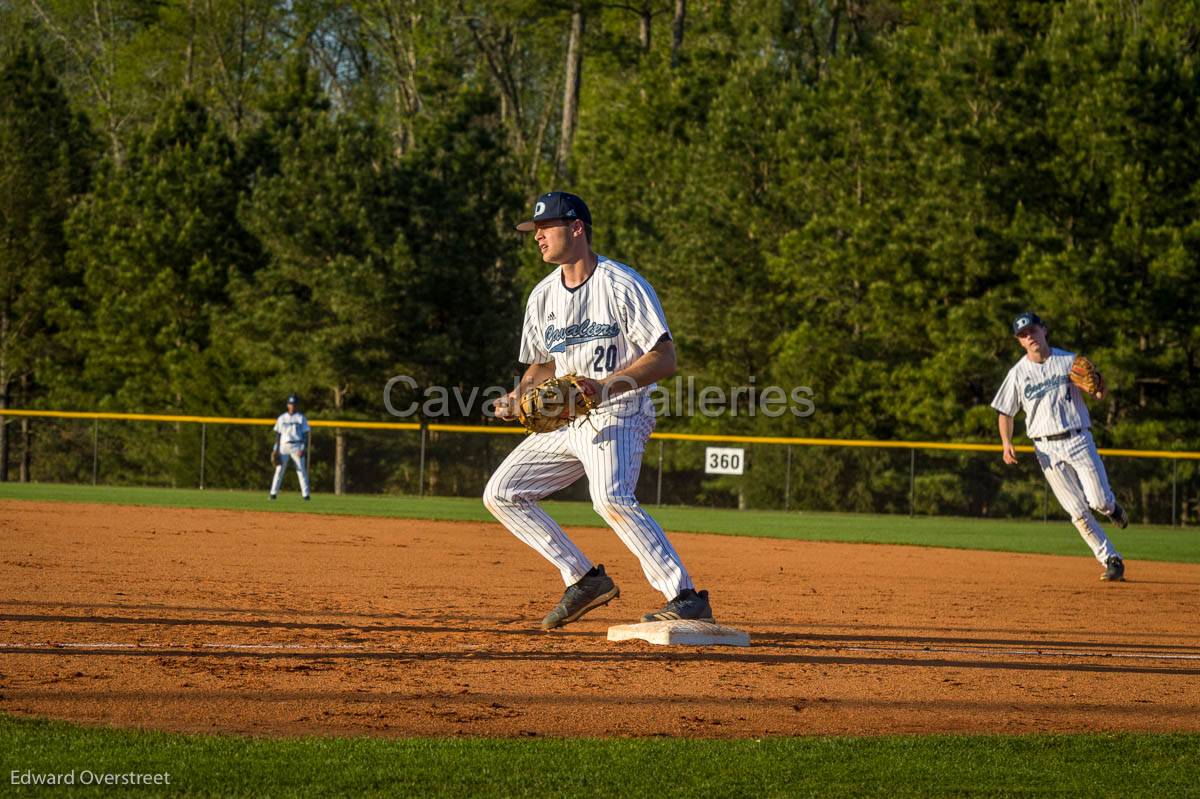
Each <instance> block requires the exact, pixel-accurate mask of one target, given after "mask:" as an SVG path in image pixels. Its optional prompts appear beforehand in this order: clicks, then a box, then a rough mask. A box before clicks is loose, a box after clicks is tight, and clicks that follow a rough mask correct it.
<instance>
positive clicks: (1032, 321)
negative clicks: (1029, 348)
mask: <svg viewBox="0 0 1200 799" xmlns="http://www.w3.org/2000/svg"><path fill="white" fill-rule="evenodd" d="M1030 325H1041V326H1042V327H1045V326H1046V323H1045V322H1043V321H1042V318H1041V317H1040V316H1038V315H1037V314H1035V313H1034V312H1033V311H1023V312H1022V313H1020V314H1017V318H1016V319H1014V320H1013V324H1012V330H1013V335H1014V336H1015V335H1017V334H1018V333H1020V332H1021V331H1022V330H1024V329H1025V328H1027V327H1029V326H1030Z"/></svg>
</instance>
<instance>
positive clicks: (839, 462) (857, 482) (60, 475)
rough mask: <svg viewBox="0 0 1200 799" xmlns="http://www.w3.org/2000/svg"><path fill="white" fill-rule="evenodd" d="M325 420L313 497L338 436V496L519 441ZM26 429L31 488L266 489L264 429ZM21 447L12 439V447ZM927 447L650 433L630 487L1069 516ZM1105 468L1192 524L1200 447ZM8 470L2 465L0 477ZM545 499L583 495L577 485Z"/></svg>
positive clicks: (326, 477)
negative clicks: (734, 454) (727, 466)
mask: <svg viewBox="0 0 1200 799" xmlns="http://www.w3.org/2000/svg"><path fill="white" fill-rule="evenodd" d="M10 418H11V417H10ZM327 424H329V423H320V426H314V428H313V431H312V446H311V449H310V454H309V476H310V479H311V481H312V487H313V491H314V492H317V493H333V492H334V489H335V463H336V456H337V448H338V446H339V444H338V440H339V437H340V440H341V443H340V446H341V447H342V458H343V461H344V463H345V479H346V484H345V490H346V491H347V492H349V493H356V494H408V495H427V496H457V497H478V496H480V495H481V494H482V493H483V488H484V485H485V484H486V483H487V480H488V478H489V477H490V475H491V473H492V471H493V470H494V469H495V468H496V467H497V466H498V465H499V464H500V462H501V461H502V460H503V459H504V457H505V456H506V455H507V454H508V453H509V451H511V449H512V448H513V447H515V446H516V444H517V443H518V442H519V440H520V436H518V435H512V434H506V433H503V432H501V428H487V427H482V428H458V429H452V430H446V429H444V426H434V427H432V428H425V429H420V428H416V426H415V425H414V426H409V427H408V428H407V429H384V428H385V427H387V428H393V427H398V426H379V427H378V428H375V429H361V428H354V427H343V428H333V427H330V426H326V425H327ZM439 427H442V429H439ZM29 430H30V435H29V436H28V439H27V440H28V445H27V446H28V449H29V458H28V463H29V469H28V474H27V475H26V477H27V479H29V480H31V481H34V482H52V483H83V484H97V485H138V486H163V487H176V488H207V489H238V490H256V489H258V490H262V491H263V492H264V493H265V492H266V491H267V489H268V486H269V484H270V480H271V476H272V472H273V467H272V466H271V463H270V458H269V456H270V450H271V445H272V443H273V441H274V436H273V433H272V432H271V430H270V427H269V425H265V424H262V423H260V422H254V423H252V424H251V423H230V422H229V421H228V420H225V421H222V422H215V423H214V422H210V421H202V422H197V421H161V420H141V419H136V420H135V419H93V418H60V417H48V416H47V417H39V418H34V419H32V420H31V424H30V425H29ZM466 430H470V431H471V432H465V431H466ZM14 438H15V437H14ZM24 441H25V440H24V438H23V439H22V440H20V441H13V444H15V445H17V446H19V447H24V446H26V445H25V443H24ZM712 446H722V447H730V446H732V447H737V448H738V449H740V450H742V453H743V460H744V464H743V473H742V474H740V475H721V474H710V473H707V472H706V470H705V461H706V459H705V453H706V450H707V449H708V448H709V447H712ZM935 446H937V445H925V446H922V445H919V444H914V445H913V446H911V447H907V446H903V445H901V446H897V445H895V444H894V443H892V442H887V443H885V442H880V445H879V446H878V447H872V446H869V445H866V446H864V445H862V442H859V445H856V446H846V445H839V444H836V443H831V444H827V445H813V444H804V445H799V444H786V443H753V442H738V443H728V442H716V443H714V442H712V441H706V440H701V441H695V440H676V439H675V438H674V437H673V436H672V435H671V434H665V435H663V434H656V436H655V437H654V438H652V439H651V440H650V441H649V442H648V443H647V445H646V450H645V453H644V455H643V459H642V469H641V473H640V475H639V480H638V488H637V492H638V497H639V499H641V501H642V502H643V503H646V504H648V505H656V504H669V505H690V506H700V507H713V508H743V509H747V508H752V509H757V510H781V511H835V512H845V513H892V514H916V515H948V516H968V517H970V516H975V517H990V518H1029V519H1047V520H1049V519H1066V518H1067V517H1066V514H1065V513H1064V512H1063V511H1062V509H1061V508H1060V507H1059V505H1058V503H1057V502H1056V501H1055V499H1054V497H1053V495H1052V494H1051V493H1050V491H1049V486H1048V484H1047V483H1046V481H1045V479H1043V478H1042V476H1041V473H1040V471H1039V470H1038V468H1037V461H1036V459H1035V458H1034V456H1033V454H1032V453H1031V452H1021V453H1020V461H1021V462H1020V464H1019V465H1018V466H1015V467H1012V466H1005V465H1004V464H1003V463H1002V462H1001V460H1000V454H999V452H998V451H995V450H985V451H963V450H943V449H934V448H930V447H935ZM22 454H23V453H22ZM15 457H18V455H14V454H12V453H10V458H13V459H15ZM1104 462H1105V465H1106V467H1107V470H1108V475H1109V482H1110V483H1111V484H1112V487H1113V490H1114V491H1115V492H1116V494H1117V498H1118V500H1119V501H1120V502H1121V504H1122V505H1124V506H1125V508H1126V509H1127V510H1128V512H1129V513H1130V517H1131V518H1132V519H1133V520H1135V521H1137V522H1141V523H1146V524H1170V525H1178V526H1195V525H1198V524H1200V455H1197V454H1196V453H1178V454H1175V453H1147V454H1145V455H1137V456H1131V455H1126V454H1108V455H1105V456H1104ZM15 476H16V475H15V474H13V473H11V472H10V479H13V478H14V477H15ZM296 488H297V482H296V478H295V477H294V476H291V475H289V476H288V478H287V480H286V481H285V483H284V490H285V491H289V490H295V489H296ZM555 498H557V499H570V500H582V501H586V500H588V487H587V481H586V480H581V481H579V482H578V483H576V484H575V485H573V486H571V487H569V488H567V489H565V490H563V491H561V492H559V493H558V494H557V495H555Z"/></svg>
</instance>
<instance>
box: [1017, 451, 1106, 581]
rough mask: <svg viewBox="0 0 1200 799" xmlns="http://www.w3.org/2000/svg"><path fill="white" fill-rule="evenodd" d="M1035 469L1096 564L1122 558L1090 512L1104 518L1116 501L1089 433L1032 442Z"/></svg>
mask: <svg viewBox="0 0 1200 799" xmlns="http://www.w3.org/2000/svg"><path fill="white" fill-rule="evenodd" d="M1033 445H1034V449H1035V450H1037V459H1038V465H1039V466H1041V467H1042V474H1044V475H1045V476H1046V480H1047V481H1048V482H1049V483H1050V488H1051V489H1052V490H1053V491H1054V496H1055V498H1056V499H1057V500H1058V504H1060V505H1062V507H1063V510H1065V511H1066V512H1067V513H1069V514H1071V521H1072V522H1073V523H1074V524H1075V526H1076V528H1078V529H1079V535H1080V536H1081V537H1082V538H1083V540H1084V541H1085V542H1086V543H1087V545H1088V546H1089V547H1090V548H1091V550H1092V554H1093V555H1095V556H1096V560H1098V561H1100V563H1101V565H1103V564H1104V563H1105V562H1106V561H1107V560H1108V558H1109V557H1110V556H1112V555H1116V556H1117V557H1120V556H1121V553H1120V552H1117V548H1116V547H1115V546H1113V544H1112V542H1111V541H1110V540H1109V539H1108V536H1107V535H1106V534H1105V532H1104V528H1103V527H1101V526H1100V523H1099V522H1097V521H1096V517H1095V516H1093V515H1092V509H1093V508H1094V509H1095V510H1098V511H1100V512H1101V513H1103V514H1105V515H1106V516H1107V515H1109V514H1111V513H1112V512H1113V510H1114V509H1115V508H1116V505H1117V500H1116V497H1114V496H1113V492H1112V489H1111V488H1110V487H1109V485H1108V473H1107V472H1105V470H1104V462H1103V461H1101V460H1100V453H1098V452H1096V442H1095V440H1094V439H1093V438H1092V431H1091V430H1084V431H1083V432H1082V433H1079V434H1078V435H1073V436H1070V437H1069V438H1063V439H1059V440H1058V441H1035V442H1033Z"/></svg>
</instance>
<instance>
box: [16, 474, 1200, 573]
mask: <svg viewBox="0 0 1200 799" xmlns="http://www.w3.org/2000/svg"><path fill="white" fill-rule="evenodd" d="M5 499H29V500H38V501H45V502H102V503H111V504H120V505H150V506H159V507H179V508H206V509H216V510H253V511H267V512H272V513H316V514H339V515H348V516H382V517H392V518H404V519H443V520H450V521H477V522H492V521H495V520H494V519H493V518H492V517H491V515H490V514H489V513H488V512H487V509H485V508H484V507H483V503H482V502H481V501H480V500H478V499H473V498H463V497H425V498H418V497H413V496H377V495H353V494H352V495H345V496H340V497H337V496H330V495H325V494H315V495H313V499H312V501H311V502H301V501H300V498H299V496H297V495H296V494H295V493H294V492H293V493H289V494H280V496H279V499H278V500H276V501H275V502H268V501H267V497H266V495H265V494H263V493H261V492H249V491H213V490H208V491H200V490H197V489H172V488H137V487H124V486H81V485H58V484H40V483H0V501H3V500H5ZM545 507H546V509H547V510H548V511H549V512H550V514H551V515H553V516H554V517H555V518H556V519H558V520H559V521H560V522H562V523H563V524H564V525H575V526H585V525H586V526H592V527H603V526H604V522H603V521H601V519H600V517H599V516H597V515H596V514H595V512H593V511H592V508H591V505H589V504H588V503H585V502H547V503H545ZM650 512H651V513H652V514H653V515H654V517H655V518H656V519H658V520H659V522H660V523H661V524H662V525H663V527H665V528H666V529H667V530H668V531H680V532H694V533H716V534H720V535H744V536H758V537H766V538H793V539H803V540H808V541H843V542H851V543H870V544H908V545H913V546H936V547H952V548H956V549H983V550H991V551H999V552H1030V553H1039V554H1047V555H1071V556H1086V554H1087V550H1086V548H1085V547H1084V545H1083V543H1082V542H1081V541H1080V540H1079V534H1078V533H1076V532H1075V528H1074V527H1072V526H1071V525H1070V523H1069V522H1067V521H1066V520H1065V519H1061V520H1051V521H1050V522H1049V523H1042V522H1040V521H1024V520H1011V519H965V518H960V517H953V516H918V517H916V518H910V517H908V516H884V515H863V514H852V513H800V512H791V513H784V512H783V511H737V510H719V509H712V508H689V507H676V506H668V507H654V506H650ZM1107 527H1108V529H1109V532H1110V534H1111V535H1112V537H1113V540H1114V541H1115V542H1116V544H1117V548H1118V549H1120V550H1121V552H1122V554H1124V555H1125V557H1126V558H1127V559H1129V560H1131V561H1135V560H1159V561H1170V562H1175V563H1200V534H1198V531H1196V530H1194V529H1190V528H1172V527H1164V526H1147V525H1138V524H1133V525H1130V527H1129V529H1126V530H1117V529H1115V526H1114V525H1107Z"/></svg>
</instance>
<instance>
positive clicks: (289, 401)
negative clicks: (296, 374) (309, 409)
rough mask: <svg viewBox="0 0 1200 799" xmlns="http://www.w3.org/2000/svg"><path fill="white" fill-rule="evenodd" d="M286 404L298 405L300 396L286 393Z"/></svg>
mask: <svg viewBox="0 0 1200 799" xmlns="http://www.w3.org/2000/svg"><path fill="white" fill-rule="evenodd" d="M287 404H288V405H299V404H300V398H299V397H297V396H296V395H295V394H288V398H287Z"/></svg>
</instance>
